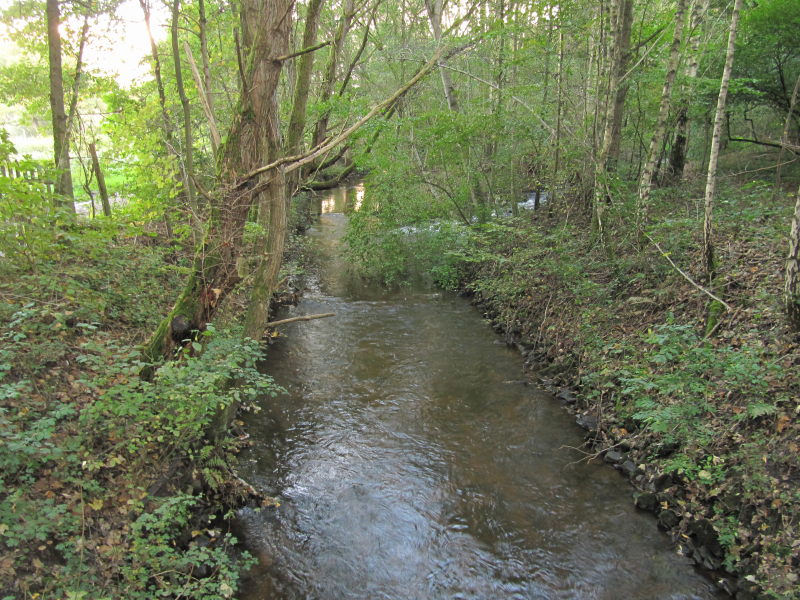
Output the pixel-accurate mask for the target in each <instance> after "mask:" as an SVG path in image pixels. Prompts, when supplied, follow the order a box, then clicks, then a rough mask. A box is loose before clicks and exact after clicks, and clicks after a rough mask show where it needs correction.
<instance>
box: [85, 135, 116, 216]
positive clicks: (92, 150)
mask: <svg viewBox="0 0 800 600" xmlns="http://www.w3.org/2000/svg"><path fill="white" fill-rule="evenodd" d="M89 154H91V156H92V170H93V171H94V176H95V177H96V178H97V189H98V190H99V191H100V201H101V202H102V203H103V214H104V215H105V216H106V217H110V216H111V203H110V202H109V200H108V190H107V189H106V178H105V177H104V176H103V171H102V170H101V169H100V161H99V160H97V147H96V146H95V144H94V142H91V143H90V144H89Z"/></svg>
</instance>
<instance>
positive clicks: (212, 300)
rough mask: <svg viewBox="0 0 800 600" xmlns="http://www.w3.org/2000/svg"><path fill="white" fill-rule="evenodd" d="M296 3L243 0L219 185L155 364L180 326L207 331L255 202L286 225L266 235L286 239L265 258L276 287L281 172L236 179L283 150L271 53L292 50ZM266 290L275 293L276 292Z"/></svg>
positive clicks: (160, 332)
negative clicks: (238, 68) (238, 74)
mask: <svg viewBox="0 0 800 600" xmlns="http://www.w3.org/2000/svg"><path fill="white" fill-rule="evenodd" d="M293 4H294V0H243V2H242V4H241V24H242V33H243V36H242V37H243V42H244V55H245V56H247V57H248V60H247V63H246V64H245V65H244V71H243V75H244V77H245V81H244V85H243V86H242V92H241V95H240V98H239V105H238V108H237V112H236V114H235V115H234V119H233V123H232V124H231V128H230V132H229V133H228V136H227V138H226V139H225V141H224V142H223V145H222V147H221V149H220V173H219V175H220V181H221V185H220V188H219V189H218V191H217V193H216V194H215V195H214V203H213V205H212V207H211V215H210V218H209V223H208V229H207V233H206V237H205V240H204V242H203V244H202V245H201V247H200V248H199V249H198V252H197V254H196V256H195V260H194V265H193V273H192V275H191V276H190V277H189V280H188V281H187V283H186V287H185V288H184V290H183V292H182V293H181V295H180V297H179V298H178V300H177V302H176V304H175V306H174V308H173V309H172V311H171V312H170V314H169V315H168V316H167V317H166V318H165V319H164V320H163V321H162V323H161V324H160V325H159V327H158V329H157V330H156V331H155V333H154V334H153V336H152V337H151V339H150V341H149V342H148V343H147V345H146V346H145V348H144V355H145V357H146V358H147V359H148V360H150V361H157V360H159V359H160V358H162V357H169V356H170V355H171V354H172V352H173V350H174V348H175V346H176V345H177V344H179V343H180V339H176V337H177V335H179V331H183V330H188V331H191V330H202V329H204V328H205V326H206V324H207V323H208V322H210V321H211V320H212V318H213V317H214V315H215V313H216V310H217V308H218V307H219V304H220V302H221V301H222V300H223V299H224V298H225V297H226V296H227V295H228V294H229V293H230V292H231V290H232V289H233V288H234V286H235V285H236V284H237V283H238V282H239V281H240V276H239V271H238V268H237V263H238V260H239V257H240V256H241V251H242V236H243V233H244V225H245V222H246V221H247V215H248V213H249V212H250V208H251V207H252V205H253V203H254V202H255V203H258V204H259V205H260V206H263V205H266V206H268V207H269V208H270V224H280V223H284V225H283V229H284V230H283V231H279V230H276V231H270V232H269V235H270V240H271V241H270V245H271V246H273V245H275V244H277V243H279V242H280V243H281V248H280V251H273V250H274V248H268V249H267V252H266V258H265V261H272V262H271V263H270V264H269V265H268V266H267V269H266V271H265V273H264V275H263V277H264V278H265V279H264V281H265V286H266V287H267V288H268V289H269V290H271V289H272V288H273V287H274V284H275V282H274V281H273V280H270V276H271V274H272V273H273V272H277V270H276V269H275V268H274V263H275V262H277V263H278V264H280V260H281V254H282V242H281V240H282V239H283V237H282V236H285V218H286V217H285V215H286V201H285V185H284V183H283V180H282V173H277V170H275V169H271V170H269V171H267V172H265V173H262V174H260V175H259V176H258V177H256V178H253V179H249V180H247V182H246V183H245V184H242V185H240V184H239V183H238V179H239V178H240V177H241V176H242V175H243V174H245V173H248V172H250V171H253V170H255V169H256V168H257V167H259V166H261V165H264V164H265V163H270V162H273V160H274V159H275V158H277V156H278V153H279V147H280V139H279V130H278V98H277V91H278V83H279V79H280V72H281V62H280V61H275V60H273V58H274V57H277V56H283V55H284V54H286V51H287V49H288V43H289V32H290V31H291V22H292V21H291V10H292V6H293ZM276 173H277V174H276ZM272 213H275V214H272ZM264 293H266V292H264ZM268 293H269V295H271V291H269V292H268ZM266 297H267V298H268V297H269V296H266ZM267 301H268V300H267ZM248 322H250V323H252V324H253V325H251V326H255V325H257V324H258V323H257V319H256V320H253V319H249V320H248ZM264 323H266V320H265V321H264ZM259 326H260V327H261V330H262V331H263V326H261V325H259ZM180 335H183V334H182V333H181V334H180Z"/></svg>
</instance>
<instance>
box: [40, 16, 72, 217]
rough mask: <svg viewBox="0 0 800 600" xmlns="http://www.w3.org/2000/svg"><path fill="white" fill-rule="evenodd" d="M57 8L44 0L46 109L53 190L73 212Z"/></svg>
mask: <svg viewBox="0 0 800 600" xmlns="http://www.w3.org/2000/svg"><path fill="white" fill-rule="evenodd" d="M60 24H61V11H60V9H59V5H58V0H47V47H48V63H49V67H50V111H51V112H52V118H53V156H54V163H55V167H56V169H57V170H58V179H57V180H56V185H55V191H56V194H57V195H58V196H59V197H61V198H63V207H64V208H66V209H67V210H70V211H72V212H73V213H74V212H75V204H74V202H73V192H72V172H71V171H70V161H69V129H68V127H67V113H66V109H65V107H64V74H63V71H62V66H61V33H60V31H59V26H60Z"/></svg>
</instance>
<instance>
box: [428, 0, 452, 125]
mask: <svg viewBox="0 0 800 600" xmlns="http://www.w3.org/2000/svg"><path fill="white" fill-rule="evenodd" d="M442 3H443V0H425V8H426V10H427V11H428V19H429V20H430V23H431V30H432V31H433V39H434V40H436V43H437V44H440V43H441V42H442V8H443V7H442ZM439 74H440V75H441V78H442V87H443V88H444V97H445V99H446V100H447V106H448V107H449V108H450V110H451V111H453V112H458V99H457V98H456V92H455V88H454V87H453V81H452V80H451V79H450V73H449V72H448V71H447V69H445V68H444V67H439Z"/></svg>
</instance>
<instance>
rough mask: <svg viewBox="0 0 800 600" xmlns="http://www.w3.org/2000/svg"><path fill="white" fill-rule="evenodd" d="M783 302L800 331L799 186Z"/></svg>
mask: <svg viewBox="0 0 800 600" xmlns="http://www.w3.org/2000/svg"><path fill="white" fill-rule="evenodd" d="M784 302H785V305H786V315H787V316H788V317H789V323H790V324H791V326H792V328H793V329H794V330H795V331H800V188H798V190H797V201H796V202H795V205H794V216H793V217H792V228H791V230H790V231H789V255H788V256H787V257H786V278H785V281H784Z"/></svg>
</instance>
